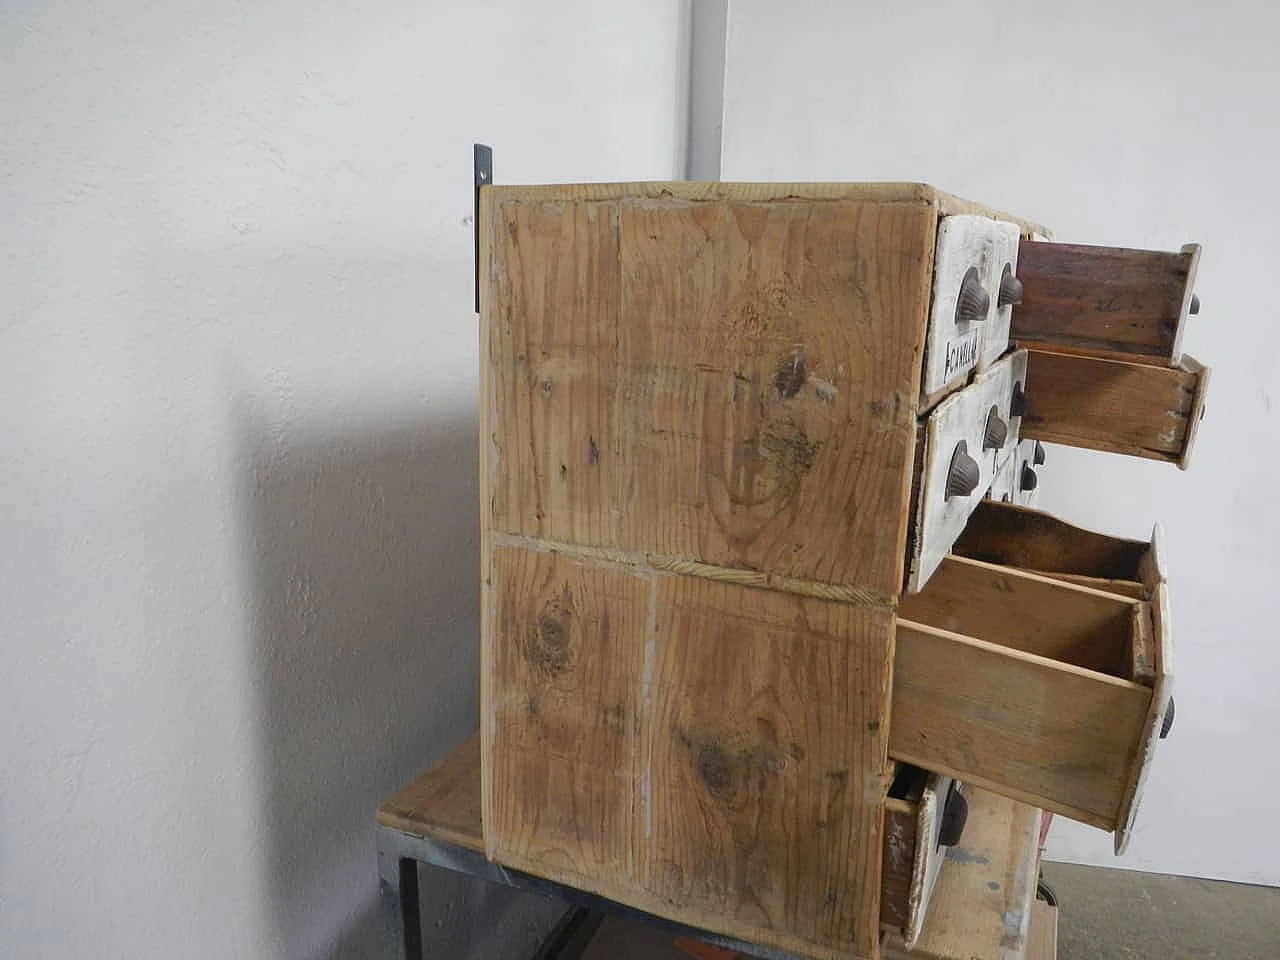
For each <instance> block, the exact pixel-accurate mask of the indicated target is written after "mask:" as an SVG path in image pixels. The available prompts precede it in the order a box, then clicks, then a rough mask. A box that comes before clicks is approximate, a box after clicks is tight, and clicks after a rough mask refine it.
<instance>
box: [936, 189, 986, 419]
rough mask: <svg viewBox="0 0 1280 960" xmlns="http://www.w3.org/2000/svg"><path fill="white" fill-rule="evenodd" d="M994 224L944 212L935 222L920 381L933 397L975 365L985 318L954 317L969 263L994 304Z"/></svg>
mask: <svg viewBox="0 0 1280 960" xmlns="http://www.w3.org/2000/svg"><path fill="white" fill-rule="evenodd" d="M995 224H996V221H994V220H992V219H991V218H990V217H980V216H973V215H968V214H965V215H959V216H951V217H943V218H942V222H941V223H940V224H939V225H938V242H937V246H936V248H935V254H934V262H933V299H932V302H931V304H930V307H929V330H928V333H927V335H926V337H925V358H924V376H923V378H922V381H921V393H922V394H923V395H924V396H925V397H932V396H934V395H935V394H937V393H938V392H939V391H941V390H943V389H944V388H946V387H947V386H949V385H951V384H954V383H958V382H960V381H961V380H963V379H964V378H965V377H966V376H968V375H969V373H970V372H971V371H972V370H973V369H974V367H976V366H977V363H978V355H979V352H980V350H981V347H982V330H983V327H984V326H985V325H986V320H985V319H984V320H981V321H959V320H957V318H956V301H957V300H958V298H959V295H960V288H961V286H962V285H963V283H964V278H965V274H966V273H968V272H969V269H970V268H975V269H976V270H977V271H978V278H979V280H980V281H981V283H982V286H983V289H985V290H986V291H987V294H988V296H990V298H991V304H992V309H994V304H995V302H996V299H995V287H994V286H993V283H992V274H993V272H994V263H995V257H996V250H995V242H996V230H995ZM996 282H997V283H998V282H999V281H998V280H997V281H996ZM990 316H991V309H988V311H987V317H988V318H989V317H990Z"/></svg>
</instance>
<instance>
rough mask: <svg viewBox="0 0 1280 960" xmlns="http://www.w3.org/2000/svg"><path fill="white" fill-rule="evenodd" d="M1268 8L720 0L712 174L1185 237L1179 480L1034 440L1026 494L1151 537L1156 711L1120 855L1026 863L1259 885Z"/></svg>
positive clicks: (1265, 825) (1267, 839)
mask: <svg viewBox="0 0 1280 960" xmlns="http://www.w3.org/2000/svg"><path fill="white" fill-rule="evenodd" d="M1278 32H1280V12H1277V8H1276V7H1275V6H1274V5H1267V4H1261V3H1256V2H1250V0H1223V2H1219V3H1213V4H1207V5H1206V4H1204V3H1191V2H1177V3H1173V2H1167V0H1165V2H1152V0H1146V2H1131V0H1130V2H1125V0H1121V2H1116V0H1105V2H1102V0H1082V2H1079V3H1072V4H1052V5H1051V4H1029V3H1018V2H1003V0H975V2H971V3H966V4H937V3H926V2H919V0H916V2H899V3H894V4H888V3H858V4H848V3H821V2H812V0H810V2H791V3H787V4H785V5H784V4H778V3H772V2H769V0H732V3H731V4H730V22H729V40H728V54H727V66H726V79H725V88H724V96H725V115H724V144H723V158H722V163H723V166H722V176H723V178H724V179H726V180H828V179H831V180H924V181H927V182H931V183H934V184H936V185H937V186H939V187H942V188H943V189H946V190H950V191H951V192H954V193H958V194H961V195H962V196H967V197H970V198H972V199H976V200H981V201H983V202H986V203H989V204H992V205H995V206H998V207H1001V208H1004V209H1008V210H1012V211H1016V212H1018V213H1020V214H1023V215H1025V216H1028V217H1030V218H1032V219H1037V220H1040V221H1042V222H1044V223H1047V224H1049V225H1050V226H1051V227H1053V228H1054V229H1055V231H1056V234H1057V237H1058V239H1061V240H1074V241H1080V242H1092V243H1105V244H1114V245H1124V246H1137V247H1152V248H1159V249H1177V247H1178V246H1179V245H1180V244H1182V243H1184V242H1187V241H1192V240H1194V241H1198V242H1200V243H1202V244H1203V245H1204V256H1203V259H1202V266H1201V268H1200V281H1199V286H1198V289H1199V291H1200V294H1201V299H1202V300H1203V303H1204V308H1203V312H1202V314H1201V316H1200V318H1199V319H1197V320H1195V321H1193V323H1192V325H1191V328H1190V331H1189V333H1188V335H1187V339H1186V348H1187V350H1188V351H1189V352H1190V353H1192V354H1193V355H1195V356H1197V357H1199V358H1201V359H1203V360H1205V361H1207V362H1209V363H1210V364H1212V365H1213V367H1214V378H1213V383H1212V386H1211V388H1210V393H1209V400H1208V417H1207V419H1206V420H1205V422H1204V424H1203V431H1202V434H1201V437H1200V440H1199V443H1198V448H1197V451H1196V457H1195V462H1194V463H1193V465H1192V469H1191V470H1190V471H1189V472H1188V473H1179V472H1178V471H1177V470H1176V469H1174V468H1172V467H1169V466H1166V465H1163V464H1155V463H1148V462H1142V461H1137V460H1130V459H1127V458H1120V457H1111V456H1106V455H1101V454H1093V453H1089V452H1078V451H1074V450H1066V449H1053V450H1051V451H1050V468H1051V469H1050V470H1049V473H1048V475H1047V477H1046V479H1045V482H1044V485H1043V487H1042V490H1043V499H1042V505H1043V506H1045V507H1047V508H1048V509H1051V510H1053V511H1055V512H1058V513H1060V514H1061V515H1063V516H1065V517H1068V518H1070V519H1073V520H1076V521H1079V522H1081V523H1084V524H1086V525H1089V526H1093V527H1096V528H1098V529H1101V530H1105V531H1110V532H1114V533H1119V534H1125V535H1132V536H1141V535H1144V534H1146V533H1148V532H1149V531H1150V528H1151V525H1152V523H1153V522H1155V521H1159V522H1160V524H1161V525H1162V527H1163V530H1164V533H1165V537H1166V543H1167V546H1168V559H1169V566H1170V568H1171V571H1172V573H1171V578H1172V586H1173V596H1172V599H1173V619H1174V621H1175V628H1176V637H1175V647H1176V654H1177V664H1176V673H1177V704H1178V713H1177V725H1176V728H1175V730H1174V733H1173V736H1172V738H1171V739H1170V740H1168V741H1166V742H1165V743H1164V744H1163V745H1162V747H1161V749H1160V751H1159V752H1158V754H1157V757H1156V761H1155V767H1154V771H1153V774H1152V776H1151V779H1150V781H1149V784H1148V787H1147V795H1146V801H1145V804H1144V807H1143V810H1142V813H1141V816H1140V818H1139V825H1138V829H1137V832H1136V835H1135V839H1134V841H1133V843H1132V846H1131V848H1130V852H1129V854H1128V855H1127V856H1126V857H1125V858H1123V859H1122V860H1116V859H1115V858H1114V857H1112V856H1111V853H1110V837H1109V836H1107V835H1105V834H1103V833H1102V832H1100V831H1095V830H1091V829H1089V828H1085V827H1080V826H1078V825H1074V824H1063V823H1060V824H1059V825H1058V826H1057V827H1055V830H1054V833H1053V836H1052V839H1051V842H1050V854H1051V855H1052V856H1055V857H1058V858H1061V859H1069V860H1085V861H1090V862H1098V863H1105V864H1113V865H1119V866H1127V867H1136V868H1145V869H1152V870H1160V871H1169V872H1173V873H1187V874H1197V875H1201V876H1207V877H1223V878H1229V879H1234V880H1248V881H1256V882H1263V883H1280V834H1278V833H1277V832H1276V831H1275V830H1274V829H1273V827H1272V824H1273V820H1274V813H1275V797H1276V795H1277V792H1278V791H1280V749H1277V747H1276V744H1275V736H1276V731H1277V730H1280V698H1278V697H1277V696H1276V694H1275V678H1276V676H1277V675H1278V674H1280V643H1277V642H1276V637H1275V629H1276V624H1277V622H1280V589H1278V588H1277V580H1278V579H1280V560H1278V559H1277V546H1276V545H1277V544H1278V543H1280V510H1277V509H1276V508H1275V505H1274V502H1273V501H1274V498H1273V497H1272V495H1271V490H1272V489H1273V488H1274V485H1275V477H1276V476H1277V474H1278V473H1280V450H1278V449H1277V441H1280V423H1278V422H1277V414H1280V337H1278V336H1277V330H1278V329H1280V307H1278V306H1277V298H1276V296H1275V294H1274V293H1273V291H1272V289H1271V288H1272V284H1273V277H1274V275H1275V272H1276V265H1277V264H1280V240H1278V239H1277V236H1278V235H1277V232H1276V228H1275V209H1274V208H1275V201H1274V198H1273V196H1272V194H1273V189H1272V180H1273V178H1274V176H1275V173H1276V171H1277V170H1280V131H1278V130H1277V128H1276V123H1275V120H1276V116H1277V113H1276V110H1277V107H1276V93H1277V90H1280V59H1277V58H1276V56H1275V51H1274V45H1275V37H1276V36H1277V33H1278Z"/></svg>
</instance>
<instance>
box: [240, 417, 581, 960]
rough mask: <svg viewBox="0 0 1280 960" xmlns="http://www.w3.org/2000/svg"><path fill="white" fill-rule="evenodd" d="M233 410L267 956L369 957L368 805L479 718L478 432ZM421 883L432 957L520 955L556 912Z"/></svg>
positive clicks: (458, 886)
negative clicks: (269, 930)
mask: <svg viewBox="0 0 1280 960" xmlns="http://www.w3.org/2000/svg"><path fill="white" fill-rule="evenodd" d="M240 407H241V409H240V410H239V412H238V413H239V415H238V417H237V429H238V431H239V434H240V436H239V438H238V441H239V443H240V445H241V452H242V461H241V463H242V464H243V466H242V470H243V471H244V476H243V495H244V498H245V502H244V504H243V505H242V509H243V511H244V517H245V522H246V524H247V528H248V529H247V530H246V531H245V537H244V542H245V549H246V551H247V553H248V556H247V557H246V558H245V560H246V568H247V570H248V576H249V577H250V585H251V594H252V596H251V602H252V604H253V621H252V622H253V631H254V637H253V638H252V639H253V641H254V643H253V651H254V657H255V661H254V663H253V669H254V671H255V676H254V678H253V682H254V686H255V693H256V697H257V704H256V706H257V717H258V721H259V723H260V730H259V731H258V738H259V744H260V754H261V758H260V762H261V784H260V791H261V796H262V798H263V803H264V805H265V810H264V811H263V817H262V822H263V825H264V829H265V831H266V835H265V837H264V838H263V843H264V848H263V850H262V856H263V858H264V869H265V879H266V888H267V889H268V890H269V891H270V893H271V897H272V903H271V919H272V922H273V925H274V931H275V938H276V942H277V951H276V952H277V955H279V956H287V957H291V958H293V957H297V958H305V960H315V958H360V960H363V958H369V957H376V956H378V955H379V954H380V950H381V924H380V919H379V917H378V915H377V909H376V905H377V892H378V890H377V866H376V857H375V852H374V834H373V818H374V812H375V810H376V808H377V805H378V804H379V802H381V800H382V799H384V798H385V797H386V796H387V795H388V794H389V793H391V792H393V791H394V790H396V789H398V788H399V787H401V786H403V785H404V784H405V783H406V782H407V781H408V780H409V779H411V778H412V777H414V776H415V775H417V774H418V773H420V772H422V770H423V769H425V767H426V766H428V765H429V764H430V763H434V762H435V761H436V760H437V759H439V758H440V757H441V756H443V755H444V754H445V753H446V752H447V751H448V750H450V749H452V747H453V746H454V745H456V744H457V743H459V742H461V741H462V740H463V739H465V738H466V737H467V736H468V735H469V734H470V733H471V732H472V731H473V730H474V729H475V727H476V726H477V724H478V700H479V676H478V669H479V649H478V646H479V629H478V623H479V590H478V571H479V560H478V545H477V541H478V535H477V526H478V522H477V506H476V504H477V495H476V470H477V452H476V451H477V439H476V422H475V418H474V416H467V417H465V418H463V419H457V418H454V419H443V420H434V421H427V420H424V421H423V422H419V423H408V424H406V423H405V422H404V417H403V416H400V417H398V423H397V425H396V426H395V427H388V428H385V429H378V428H375V427H369V426H368V424H367V421H366V425H365V426H364V427H363V428H361V429H360V430H359V431H358V432H357V433H354V434H352V435H345V434H343V433H341V432H335V431H334V430H333V429H332V428H328V430H327V432H326V431H325V430H316V429H307V430H302V429H299V428H297V427H296V426H294V425H292V421H286V422H284V423H279V424H277V423H273V422H271V421H270V419H269V418H268V417H267V416H266V415H265V414H264V413H262V412H261V411H260V410H259V411H255V410H254V409H253V403H251V402H248V401H245V402H242V403H241V404H240ZM396 412H397V413H398V414H400V413H402V411H396ZM304 434H305V435H304ZM422 891H423V899H424V909H423V918H424V924H425V926H426V931H425V940H426V943H427V944H428V945H431V946H432V948H433V949H436V945H437V944H439V949H440V950H443V951H444V952H442V953H441V954H440V955H442V956H452V957H460V958H461V957H470V956H475V957H482V956H483V957H499V956H502V955H503V954H504V952H505V951H504V950H502V949H501V947H500V945H499V944H498V943H496V942H494V938H495V937H498V936H504V937H506V938H508V939H509V940H510V941H511V943H510V945H509V949H510V951H511V955H512V956H524V955H527V953H528V949H529V944H530V942H536V940H537V938H538V937H539V936H540V935H541V933H542V932H544V931H545V930H546V929H547V928H548V927H549V926H550V925H551V924H552V923H553V922H554V921H555V919H556V918H557V917H558V915H559V912H560V911H561V910H562V909H563V907H560V906H557V905H555V904H553V903H551V902H550V901H542V900H541V899H539V898H534V899H533V900H530V899H529V898H528V897H527V895H521V897H519V898H517V897H516V896H515V895H514V894H512V893H511V892H509V891H506V890H496V889H486V888H485V887H484V885H483V884H477V883H475V882H474V881H472V880H470V879H469V878H464V877H455V876H451V875H448V874H443V873H435V872H432V873H431V875H430V876H427V875H424V876H423V886H422ZM516 941H519V942H516Z"/></svg>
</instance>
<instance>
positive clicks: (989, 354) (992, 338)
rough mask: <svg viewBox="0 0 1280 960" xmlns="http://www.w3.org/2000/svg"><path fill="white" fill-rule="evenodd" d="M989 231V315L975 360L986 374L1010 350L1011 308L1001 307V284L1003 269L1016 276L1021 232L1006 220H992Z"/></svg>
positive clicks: (1015, 225)
mask: <svg viewBox="0 0 1280 960" xmlns="http://www.w3.org/2000/svg"><path fill="white" fill-rule="evenodd" d="M991 231H992V237H993V241H994V247H993V256H992V261H991V278H990V279H991V288H990V293H991V314H990V318H989V319H988V321H987V322H986V324H984V327H985V329H984V330H983V332H982V352H981V355H980V356H979V358H978V369H979V370H986V369H987V368H988V367H989V366H991V365H992V364H993V363H995V362H996V361H997V360H999V359H1000V357H1001V355H1002V354H1003V353H1004V352H1005V350H1007V349H1008V348H1009V324H1010V323H1011V321H1012V319H1013V307H1012V306H1004V307H1002V306H1000V281H1001V279H1002V278H1003V276H1004V270H1005V267H1006V266H1007V267H1008V268H1009V271H1010V272H1011V273H1012V274H1013V275H1014V276H1017V274H1018V240H1019V237H1020V231H1019V230H1018V226H1017V224H1014V223H1009V222H1007V221H1005V220H993V221H991Z"/></svg>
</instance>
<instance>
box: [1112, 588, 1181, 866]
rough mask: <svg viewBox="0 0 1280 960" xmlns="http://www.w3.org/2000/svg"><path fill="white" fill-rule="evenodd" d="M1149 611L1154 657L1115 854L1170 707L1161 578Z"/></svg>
mask: <svg viewBox="0 0 1280 960" xmlns="http://www.w3.org/2000/svg"><path fill="white" fill-rule="evenodd" d="M1150 613H1151V640H1150V646H1151V652H1152V655H1153V657H1154V661H1155V663H1154V667H1153V669H1152V671H1151V672H1152V674H1153V677H1152V680H1151V684H1152V689H1151V703H1150V705H1149V707H1148V709H1147V716H1146V719H1145V721H1144V722H1143V727H1142V735H1141V738H1140V739H1139V741H1138V747H1137V750H1136V751H1135V752H1134V758H1133V761H1132V763H1131V765H1130V771H1129V781H1128V783H1127V784H1126V785H1125V791H1124V797H1123V799H1122V800H1121V803H1120V817H1119V823H1120V826H1119V828H1118V829H1117V830H1116V835H1115V851H1116V853H1117V854H1121V853H1124V851H1125V849H1126V848H1127V847H1128V845H1129V839H1130V837H1131V836H1132V834H1133V827H1134V824H1135V823H1136V822H1137V818H1138V806H1139V804H1140V803H1141V802H1142V790H1143V787H1144V786H1145V785H1146V782H1147V775H1148V774H1149V773H1150V772H1151V762H1152V760H1153V758H1154V756H1155V751H1156V745H1157V744H1158V743H1159V742H1160V739H1161V737H1160V731H1161V727H1162V726H1163V725H1164V720H1165V715H1166V713H1167V712H1168V711H1170V710H1172V709H1173V674H1174V670H1173V628H1172V624H1171V623H1170V622H1169V594H1168V587H1167V585H1166V584H1165V583H1164V582H1158V583H1156V584H1155V588H1154V595H1153V596H1152V599H1151V604H1150Z"/></svg>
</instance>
